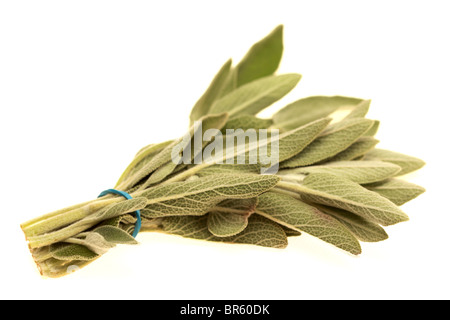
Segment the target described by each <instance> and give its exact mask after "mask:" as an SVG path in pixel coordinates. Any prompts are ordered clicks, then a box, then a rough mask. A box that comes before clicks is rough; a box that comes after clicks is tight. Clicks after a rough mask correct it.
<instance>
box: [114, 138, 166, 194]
mask: <svg viewBox="0 0 450 320" xmlns="http://www.w3.org/2000/svg"><path fill="white" fill-rule="evenodd" d="M171 143H173V141H172V140H170V141H166V142H162V143H158V144H150V145H148V146H146V147H144V148H142V149H141V150H139V152H138V153H137V154H136V156H135V157H134V159H133V161H132V162H131V163H130V164H129V165H128V167H127V168H126V169H125V171H124V172H123V173H122V175H121V176H120V178H119V180H118V181H117V183H116V186H115V188H116V189H119V190H121V189H124V188H122V187H121V184H122V183H123V181H125V180H126V179H128V178H129V177H130V176H131V175H133V174H134V173H136V172H138V171H139V170H140V169H141V168H142V167H143V166H144V165H145V164H146V163H148V162H150V160H151V159H152V158H153V157H155V156H156V155H157V154H158V153H159V152H160V151H161V150H163V149H164V148H166V147H167V146H168V145H170V144H171Z"/></svg>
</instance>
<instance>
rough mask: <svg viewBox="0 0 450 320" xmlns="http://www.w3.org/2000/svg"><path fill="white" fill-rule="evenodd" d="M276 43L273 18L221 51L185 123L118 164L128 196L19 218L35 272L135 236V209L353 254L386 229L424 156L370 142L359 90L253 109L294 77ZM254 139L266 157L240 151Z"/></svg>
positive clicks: (268, 240)
mask: <svg viewBox="0 0 450 320" xmlns="http://www.w3.org/2000/svg"><path fill="white" fill-rule="evenodd" d="M282 52H283V27H282V26H279V27H277V28H276V29H275V30H273V31H272V32H271V33H270V34H269V35H268V36H266V37H265V38H264V39H262V40H260V41H259V42H257V43H256V44H254V45H253V46H252V47H251V48H250V50H249V51H248V53H247V54H246V55H245V56H244V58H243V59H242V60H241V61H240V62H239V63H238V64H236V65H235V66H233V64H232V61H231V60H229V61H227V62H226V63H225V64H224V65H223V66H222V68H221V69H220V70H219V72H218V73H217V75H216V76H215V77H214V79H213V81H212V83H211V84H210V86H209V87H208V88H207V90H206V92H205V93H204V94H203V95H202V96H201V97H200V99H199V100H198V101H197V103H196V104H195V105H194V107H193V109H192V111H191V115H190V122H191V125H190V129H189V131H188V133H187V134H186V135H185V136H183V137H180V138H178V139H175V140H172V141H166V142H160V143H155V144H150V145H148V146H146V147H144V148H143V149H141V150H140V151H139V152H138V153H137V154H136V156H135V157H134V159H133V160H132V161H131V163H130V164H129V166H128V167H127V168H126V169H125V171H124V172H123V174H122V175H121V176H120V178H119V180H118V182H117V184H116V186H115V189H117V190H122V191H125V192H127V193H128V194H129V195H131V197H132V199H130V200H127V199H125V198H123V197H120V196H115V195H106V196H102V197H100V198H97V199H94V200H91V201H87V202H84V203H80V204H77V205H74V206H70V207H67V208H64V209H61V210H58V211H55V212H51V213H48V214H46V215H44V216H41V217H39V218H36V219H33V220H30V221H28V222H26V223H23V224H22V225H21V227H22V230H23V232H24V233H25V236H26V239H27V241H28V244H29V248H30V250H31V253H32V255H33V257H34V260H35V262H36V264H37V266H38V268H39V270H40V272H41V274H43V275H45V276H49V277H59V276H62V275H65V274H67V273H68V272H70V271H72V270H75V269H78V268H80V267H82V266H85V265H87V264H89V263H91V262H92V261H94V260H96V259H97V258H99V257H100V256H102V255H103V254H105V253H106V252H107V251H108V250H109V249H111V248H113V247H114V246H116V245H117V244H136V243H137V242H136V240H135V238H134V237H133V236H132V233H133V231H134V228H135V223H136V217H135V215H134V212H135V211H136V210H140V212H141V215H142V227H141V230H140V231H141V232H142V231H152V232H164V233H168V234H174V235H179V236H183V237H189V238H194V239H202V240H209V241H218V242H226V243H243V244H254V245H259V246H266V247H273V248H284V247H286V246H287V243H288V241H287V238H288V237H291V236H299V235H301V233H302V232H304V233H308V234H310V235H312V236H315V237H317V238H319V239H321V240H323V241H325V242H328V243H330V244H332V245H334V246H336V247H338V248H340V249H342V250H345V251H347V252H349V253H351V254H354V255H357V254H359V253H360V252H361V246H360V241H363V242H364V241H365V242H376V241H381V240H385V239H387V237H388V236H387V234H386V232H385V230H384V228H383V226H389V225H392V224H395V223H398V222H402V221H406V220H408V217H407V215H406V214H405V213H404V212H402V210H401V209H400V208H399V206H401V205H402V204H404V203H405V202H407V201H409V200H412V199H413V198H415V197H417V196H418V195H420V194H421V193H423V192H424V189H423V188H422V187H420V186H417V185H415V184H412V183H410V182H407V181H405V180H402V179H399V178H398V177H399V176H401V175H404V174H407V173H409V172H412V171H414V170H417V169H419V168H421V167H422V166H423V165H424V162H423V161H422V160H420V159H417V158H415V157H411V156H407V155H403V154H400V153H397V152H393V151H388V150H383V149H377V148H376V145H377V143H378V142H379V141H378V140H377V139H376V138H375V137H374V136H375V134H376V133H377V130H378V127H379V121H377V120H371V119H367V118H366V114H367V112H368V109H369V105H370V100H363V99H357V98H352V97H342V96H313V97H308V98H303V99H300V100H297V101H295V102H293V103H290V104H289V105H287V106H286V107H284V108H282V109H281V110H279V111H278V112H276V113H275V114H274V115H273V116H272V117H271V118H260V117H258V116H257V114H258V113H259V112H260V111H262V110H263V109H265V108H267V107H269V106H270V105H272V104H273V103H274V102H276V101H278V100H279V99H281V98H282V97H283V96H285V95H286V94H287V93H289V92H290V91H291V90H292V89H293V88H294V87H295V86H296V84H297V83H298V82H299V80H300V78H301V76H300V75H298V74H281V75H277V74H275V73H276V71H277V69H278V66H279V63H280V60H281V56H282ZM339 114H340V115H341V116H340V118H339V117H336V115H339ZM342 114H344V116H342ZM199 123H200V124H201V125H200V126H199ZM211 130H215V131H211ZM244 130H253V132H254V133H256V137H257V138H258V141H257V143H256V144H255V143H254V142H253V143H252V142H251V141H250V140H249V139H245V137H246V131H244ZM264 130H265V131H264ZM208 132H209V133H211V132H215V134H213V135H212V134H210V135H209V138H207V139H204V140H200V141H198V140H197V136H200V137H204V136H205V135H208ZM263 133H264V134H263ZM239 137H241V138H242V139H239ZM230 138H231V139H230ZM194 140H195V141H194ZM237 140H239V142H237V143H236V145H232V148H231V149H230V148H227V152H226V153H225V154H224V153H223V152H220V151H221V150H220V148H219V147H223V144H224V142H225V141H233V142H235V141H237ZM262 146H264V147H266V150H269V151H268V153H267V154H266V157H263V156H262V155H260V154H257V153H256V157H251V155H255V153H253V151H258V150H259V149H260V148H261V147H262ZM275 146H276V148H275ZM227 147H228V145H227ZM230 150H231V151H230ZM275 151H276V152H275ZM205 154H208V155H209V158H208V157H203V156H204V155H205ZM174 155H179V157H178V161H174ZM181 156H182V158H181ZM273 156H276V157H273ZM268 157H269V158H270V159H271V160H272V161H271V162H270V163H268V162H267V158H268ZM180 159H183V161H181V160H180ZM198 159H200V160H201V161H196V160H198ZM186 160H187V161H186ZM238 160H241V162H239V161H238ZM250 160H251V161H250ZM274 168H275V170H274Z"/></svg>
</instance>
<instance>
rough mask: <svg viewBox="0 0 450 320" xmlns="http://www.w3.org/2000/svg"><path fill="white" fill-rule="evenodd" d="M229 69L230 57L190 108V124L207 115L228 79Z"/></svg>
mask: <svg viewBox="0 0 450 320" xmlns="http://www.w3.org/2000/svg"><path fill="white" fill-rule="evenodd" d="M230 70H231V59H230V60H228V61H227V62H226V63H225V64H224V65H223V66H222V68H221V69H220V70H219V72H218V73H217V75H216V76H215V77H214V79H213V81H212V82H211V84H210V85H209V87H208V89H207V90H206V92H205V93H204V94H203V95H202V96H201V97H200V99H199V100H198V101H197V103H196V104H195V105H194V107H193V108H192V110H191V115H190V121H191V124H190V126H192V125H193V124H194V121H196V120H199V119H200V118H201V117H203V116H205V115H207V114H208V113H209V110H210V108H211V106H212V104H213V103H214V101H216V99H218V98H219V96H220V93H221V91H222V89H223V87H224V85H225V82H226V80H227V79H228V76H229V74H230Z"/></svg>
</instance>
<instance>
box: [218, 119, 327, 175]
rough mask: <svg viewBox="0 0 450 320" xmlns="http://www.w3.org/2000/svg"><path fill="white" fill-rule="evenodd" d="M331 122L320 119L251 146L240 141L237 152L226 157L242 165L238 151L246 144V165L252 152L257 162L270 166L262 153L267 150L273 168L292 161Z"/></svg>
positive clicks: (261, 139)
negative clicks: (239, 147)
mask: <svg viewBox="0 0 450 320" xmlns="http://www.w3.org/2000/svg"><path fill="white" fill-rule="evenodd" d="M330 120H331V119H329V118H324V119H319V120H317V121H314V122H311V123H308V124H306V125H304V126H302V127H300V128H297V129H295V130H291V131H287V132H284V133H282V134H280V135H275V136H274V137H272V136H271V135H270V136H268V137H266V138H262V137H261V136H260V137H259V140H258V141H257V143H252V144H250V143H248V142H247V140H244V139H238V142H237V146H236V148H235V152H234V153H233V152H231V155H229V154H228V150H227V154H226V155H225V157H226V158H227V159H230V158H233V156H234V163H240V162H238V161H237V157H238V156H240V154H241V153H242V152H239V151H238V150H239V149H238V146H241V144H243V143H245V144H246V147H245V149H244V148H242V150H245V154H243V156H245V158H246V160H245V163H246V164H248V163H250V161H249V156H250V155H251V154H252V151H257V152H256V153H257V154H256V156H257V159H255V160H256V162H257V163H258V164H261V165H264V166H267V165H269V164H267V163H265V162H267V160H268V159H262V157H261V153H260V152H261V150H262V149H263V148H265V149H266V150H267V158H270V160H271V161H273V162H272V163H270V165H271V166H273V165H275V164H277V163H279V162H281V161H285V160H287V159H290V158H292V157H294V156H295V155H297V154H298V153H299V152H301V151H302V150H303V149H304V148H305V147H306V146H307V145H309V144H310V143H311V142H312V141H313V140H314V139H315V138H316V137H317V136H318V135H319V134H320V133H321V132H322V131H323V129H324V128H325V127H326V126H327V124H328V123H329V122H330ZM274 143H275V144H277V145H278V146H277V149H278V150H276V148H274ZM276 152H278V153H276Z"/></svg>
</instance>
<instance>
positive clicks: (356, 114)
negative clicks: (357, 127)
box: [344, 100, 371, 119]
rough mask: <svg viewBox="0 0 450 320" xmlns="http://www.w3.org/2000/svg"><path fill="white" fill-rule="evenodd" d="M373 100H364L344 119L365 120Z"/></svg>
mask: <svg viewBox="0 0 450 320" xmlns="http://www.w3.org/2000/svg"><path fill="white" fill-rule="evenodd" d="M370 102H371V100H363V101H361V102H360V103H358V104H357V105H356V106H355V107H354V108H353V109H352V110H351V111H350V113H349V114H348V115H347V116H346V117H345V118H344V119H355V118H364V117H365V116H366V114H367V112H369V108H370Z"/></svg>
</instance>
